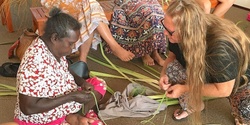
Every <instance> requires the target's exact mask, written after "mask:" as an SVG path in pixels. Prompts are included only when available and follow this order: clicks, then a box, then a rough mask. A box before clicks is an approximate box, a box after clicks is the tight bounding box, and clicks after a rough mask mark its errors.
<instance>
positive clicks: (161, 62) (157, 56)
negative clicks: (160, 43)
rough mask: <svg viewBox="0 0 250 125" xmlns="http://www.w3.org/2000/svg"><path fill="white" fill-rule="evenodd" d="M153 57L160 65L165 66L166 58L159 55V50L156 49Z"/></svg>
mask: <svg viewBox="0 0 250 125" xmlns="http://www.w3.org/2000/svg"><path fill="white" fill-rule="evenodd" d="M152 58H153V59H154V60H155V61H156V62H157V63H158V64H159V65H160V66H163V65H164V62H165V61H164V60H163V59H162V58H161V56H160V55H159V53H158V52H157V50H155V51H154V52H153V54H152Z"/></svg>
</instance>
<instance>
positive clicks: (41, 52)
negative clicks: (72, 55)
mask: <svg viewBox="0 0 250 125" xmlns="http://www.w3.org/2000/svg"><path fill="white" fill-rule="evenodd" d="M73 91H77V84H76V83H75V81H74V78H73V76H72V75H71V74H70V72H69V71H68V63H67V60H66V58H65V57H62V58H61V59H60V62H58V61H57V60H56V58H55V57H54V56H53V55H52V53H51V52H50V51H49V50H48V48H47V46H46V45H45V44H44V42H43V41H42V40H41V39H40V38H37V39H36V40H34V42H33V43H32V44H31V46H30V47H29V48H28V49H27V51H26V52H25V54H24V57H23V59H22V61H21V64H20V67H19V70H18V74H17V92H18V93H21V94H23V95H27V96H32V97H38V98H55V97H58V96H62V95H65V94H68V93H70V92H73ZM81 107H82V104H80V103H77V102H74V101H70V102H67V103H65V104H63V105H60V106H58V107H56V108H54V109H52V110H50V111H47V112H43V113H37V114H32V115H25V114H23V113H22V112H21V110H20V108H19V100H18V97H17V103H16V109H15V119H18V120H20V121H24V122H27V123H35V124H46V123H49V122H52V121H55V120H57V119H60V118H62V117H65V116H66V115H68V114H71V113H76V112H78V111H79V110H80V109H81Z"/></svg>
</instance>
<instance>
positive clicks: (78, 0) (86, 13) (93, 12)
mask: <svg viewBox="0 0 250 125" xmlns="http://www.w3.org/2000/svg"><path fill="white" fill-rule="evenodd" d="M41 4H42V5H43V6H45V7H46V8H48V9H51V8H52V7H54V6H55V7H58V8H60V9H61V10H63V11H64V12H66V13H68V14H70V15H72V16H73V17H75V18H76V19H77V20H78V21H79V22H80V23H81V24H82V28H81V30H80V32H81V37H80V39H79V40H78V41H77V42H76V47H75V48H74V49H73V52H75V51H77V50H78V47H79V46H80V45H82V44H83V43H84V42H85V41H86V40H87V39H88V38H89V37H90V36H89V35H90V34H92V33H94V40H93V42H92V47H93V48H94V49H96V48H97V45H98V44H99V43H100V42H101V41H102V40H101V37H100V35H99V33H97V32H94V31H95V29H96V28H97V26H98V25H99V22H104V23H106V24H109V22H108V20H107V18H106V16H105V14H104V11H103V9H102V7H101V6H100V4H99V3H98V2H97V1H96V0H41Z"/></svg>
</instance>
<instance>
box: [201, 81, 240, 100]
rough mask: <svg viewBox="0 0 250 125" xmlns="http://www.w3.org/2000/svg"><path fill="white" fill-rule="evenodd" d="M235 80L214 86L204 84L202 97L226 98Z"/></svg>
mask: <svg viewBox="0 0 250 125" xmlns="http://www.w3.org/2000/svg"><path fill="white" fill-rule="evenodd" d="M234 83H235V79H233V80H230V81H227V82H222V83H215V84H205V85H204V87H203V90H202V94H203V96H208V97H228V96H229V95H230V94H231V92H232V90H233V87H234Z"/></svg>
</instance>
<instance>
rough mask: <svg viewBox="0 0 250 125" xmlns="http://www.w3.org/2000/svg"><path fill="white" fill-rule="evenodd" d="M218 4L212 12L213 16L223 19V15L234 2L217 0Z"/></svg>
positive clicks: (233, 0)
mask: <svg viewBox="0 0 250 125" xmlns="http://www.w3.org/2000/svg"><path fill="white" fill-rule="evenodd" d="M219 2H220V3H219V4H218V5H217V6H216V8H215V9H214V11H213V14H214V15H216V16H219V17H223V16H224V15H225V13H226V12H227V11H228V10H229V9H230V7H231V6H232V5H233V4H234V2H235V0H219Z"/></svg>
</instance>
